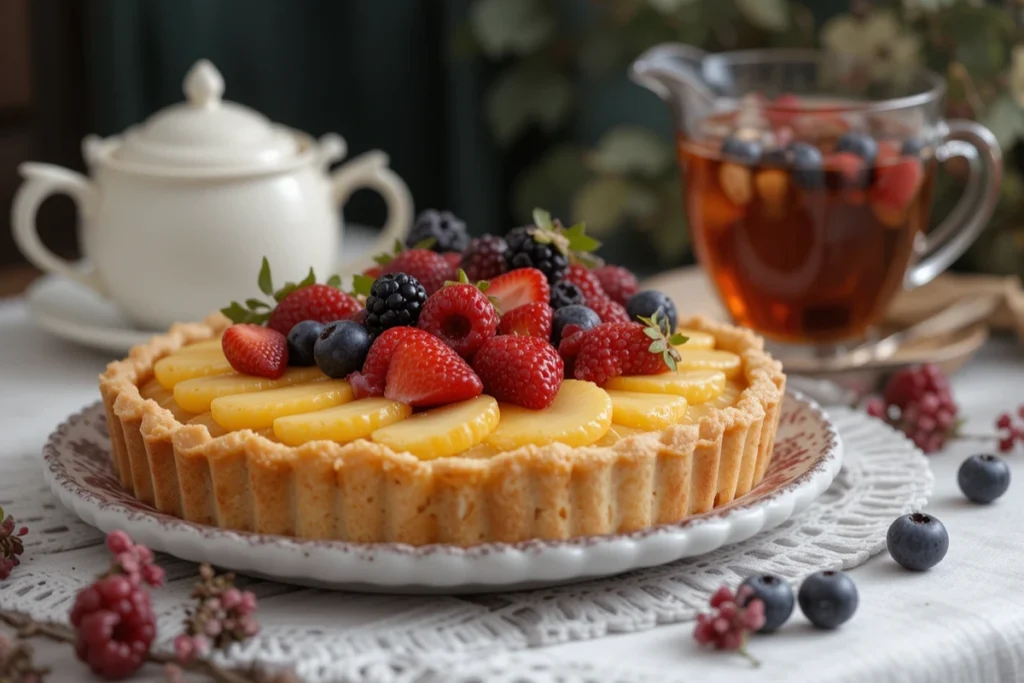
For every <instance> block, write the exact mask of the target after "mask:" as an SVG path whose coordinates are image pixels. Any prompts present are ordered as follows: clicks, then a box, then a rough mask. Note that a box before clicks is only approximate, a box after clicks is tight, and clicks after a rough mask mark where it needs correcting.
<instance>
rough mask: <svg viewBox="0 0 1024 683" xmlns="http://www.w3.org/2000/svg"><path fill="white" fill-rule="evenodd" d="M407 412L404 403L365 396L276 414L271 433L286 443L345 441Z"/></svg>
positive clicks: (363, 434)
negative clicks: (305, 410)
mask: <svg viewBox="0 0 1024 683" xmlns="http://www.w3.org/2000/svg"><path fill="white" fill-rule="evenodd" d="M410 415H412V407H411V406H408V405H406V404H404V403H399V402H398V401H389V400H388V399H386V398H366V399H363V400H361V401H352V402H351V403H343V404H341V405H340V406H335V407H333V408H326V409H324V410H318V411H316V412H315V413H304V414H302V415H289V416H286V417H279V418H277V419H276V420H274V434H276V435H277V438H278V439H280V441H281V443H286V444H288V445H289V446H298V445H300V444H304V443H306V442H307V441H317V440H325V441H337V442H339V443H347V442H349V441H355V440H356V439H364V438H367V437H368V436H370V434H372V433H373V432H374V431H375V430H377V429H380V428H381V427H386V426H387V425H389V424H392V423H394V422H398V421H399V420H404V419H405V418H407V417H409V416H410Z"/></svg>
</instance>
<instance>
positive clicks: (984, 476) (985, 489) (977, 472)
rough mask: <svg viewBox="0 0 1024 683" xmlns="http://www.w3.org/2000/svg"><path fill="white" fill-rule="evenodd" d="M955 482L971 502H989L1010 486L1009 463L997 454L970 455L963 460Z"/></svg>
mask: <svg viewBox="0 0 1024 683" xmlns="http://www.w3.org/2000/svg"><path fill="white" fill-rule="evenodd" d="M956 482H957V483H958V484H959V485H960V490H961V491H963V492H964V495H965V496H967V499H968V500H970V501H971V502H973V503H985V504H988V503H991V502H992V501H994V500H995V499H996V498H998V497H999V496H1001V495H1003V494H1004V493H1006V489H1008V488H1009V487H1010V465H1009V464H1007V462H1006V460H1004V459H1003V458H1000V457H999V456H998V455H990V454H988V453H985V454H984V455H972V456H971V457H969V458H967V459H966V460H964V461H963V464H961V465H960V469H959V470H958V471H957V473H956Z"/></svg>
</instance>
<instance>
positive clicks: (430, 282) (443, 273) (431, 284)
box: [383, 249, 454, 296]
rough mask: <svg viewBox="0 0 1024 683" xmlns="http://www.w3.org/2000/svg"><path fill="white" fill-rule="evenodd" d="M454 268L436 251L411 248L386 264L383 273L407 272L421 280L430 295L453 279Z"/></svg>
mask: <svg viewBox="0 0 1024 683" xmlns="http://www.w3.org/2000/svg"><path fill="white" fill-rule="evenodd" d="M453 272H454V271H453V270H452V267H451V265H449V263H448V260H447V259H445V257H444V256H442V255H441V254H438V253H437V252H436V251H430V250H429V249H410V250H409V251H402V252H400V253H399V254H398V255H397V256H395V257H394V258H393V259H391V260H389V261H388V262H387V263H385V264H384V269H383V274H384V275H387V274H389V273H405V274H406V275H412V276H413V277H414V278H416V279H417V280H419V281H420V284H421V285H423V289H425V290H427V296H430V295H431V294H433V293H434V292H436V291H437V290H439V289H441V288H442V287H444V283H445V281H447V280H450V279H452V274H453Z"/></svg>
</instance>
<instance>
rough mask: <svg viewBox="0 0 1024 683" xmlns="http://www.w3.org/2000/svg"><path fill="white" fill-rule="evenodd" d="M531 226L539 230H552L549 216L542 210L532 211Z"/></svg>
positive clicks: (552, 226)
mask: <svg viewBox="0 0 1024 683" xmlns="http://www.w3.org/2000/svg"><path fill="white" fill-rule="evenodd" d="M533 224H534V225H536V226H537V227H538V228H540V229H541V230H554V227H555V226H554V225H553V224H552V223H551V214H550V213H549V212H547V211H545V210H544V209H534V210H533Z"/></svg>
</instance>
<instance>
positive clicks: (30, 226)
mask: <svg viewBox="0 0 1024 683" xmlns="http://www.w3.org/2000/svg"><path fill="white" fill-rule="evenodd" d="M18 172H19V173H20V174H21V176H22V177H23V178H24V179H25V182H24V183H22V185H21V187H19V188H18V192H17V194H15V195H14V205H13V206H12V208H11V226H12V228H13V230H14V242H15V244H17V245H18V248H19V249H20V250H21V252H22V253H23V254H24V255H25V258H27V259H28V260H29V261H31V262H32V263H33V264H34V265H35V266H36V267H37V268H39V269H40V270H43V271H46V272H48V273H53V274H55V275H62V276H64V277H66V278H68V279H69V280H74V281H75V282H78V283H79V284H82V285H84V286H86V287H88V288H89V289H91V290H93V291H95V292H96V293H97V294H100V295H101V296H106V295H107V291H106V287H104V285H103V281H102V280H101V279H100V277H99V275H98V274H97V273H96V271H95V270H94V269H91V268H90V269H89V270H83V269H82V268H80V267H77V266H76V265H75V264H73V263H71V262H69V261H66V260H65V259H62V258H61V257H59V256H57V255H56V254H54V253H53V252H52V251H50V250H49V249H48V248H47V247H46V245H44V244H43V241H42V240H41V239H39V230H38V226H37V225H36V213H37V212H38V211H39V206H40V205H41V204H42V203H43V202H44V201H45V200H46V198H47V197H49V196H50V195H53V194H66V195H69V196H70V197H71V198H72V199H73V200H75V204H76V205H77V206H78V213H79V225H81V224H82V222H83V221H84V219H85V218H86V217H88V215H89V213H90V211H91V210H92V205H93V200H94V197H95V191H94V190H93V187H92V184H91V183H90V182H89V180H88V178H86V177H85V176H83V175H82V174H80V173H76V172H74V171H70V170H68V169H66V168H61V167H60V166H53V165H51V164H39V163H34V162H28V163H24V164H21V165H20V166H19V167H18Z"/></svg>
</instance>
